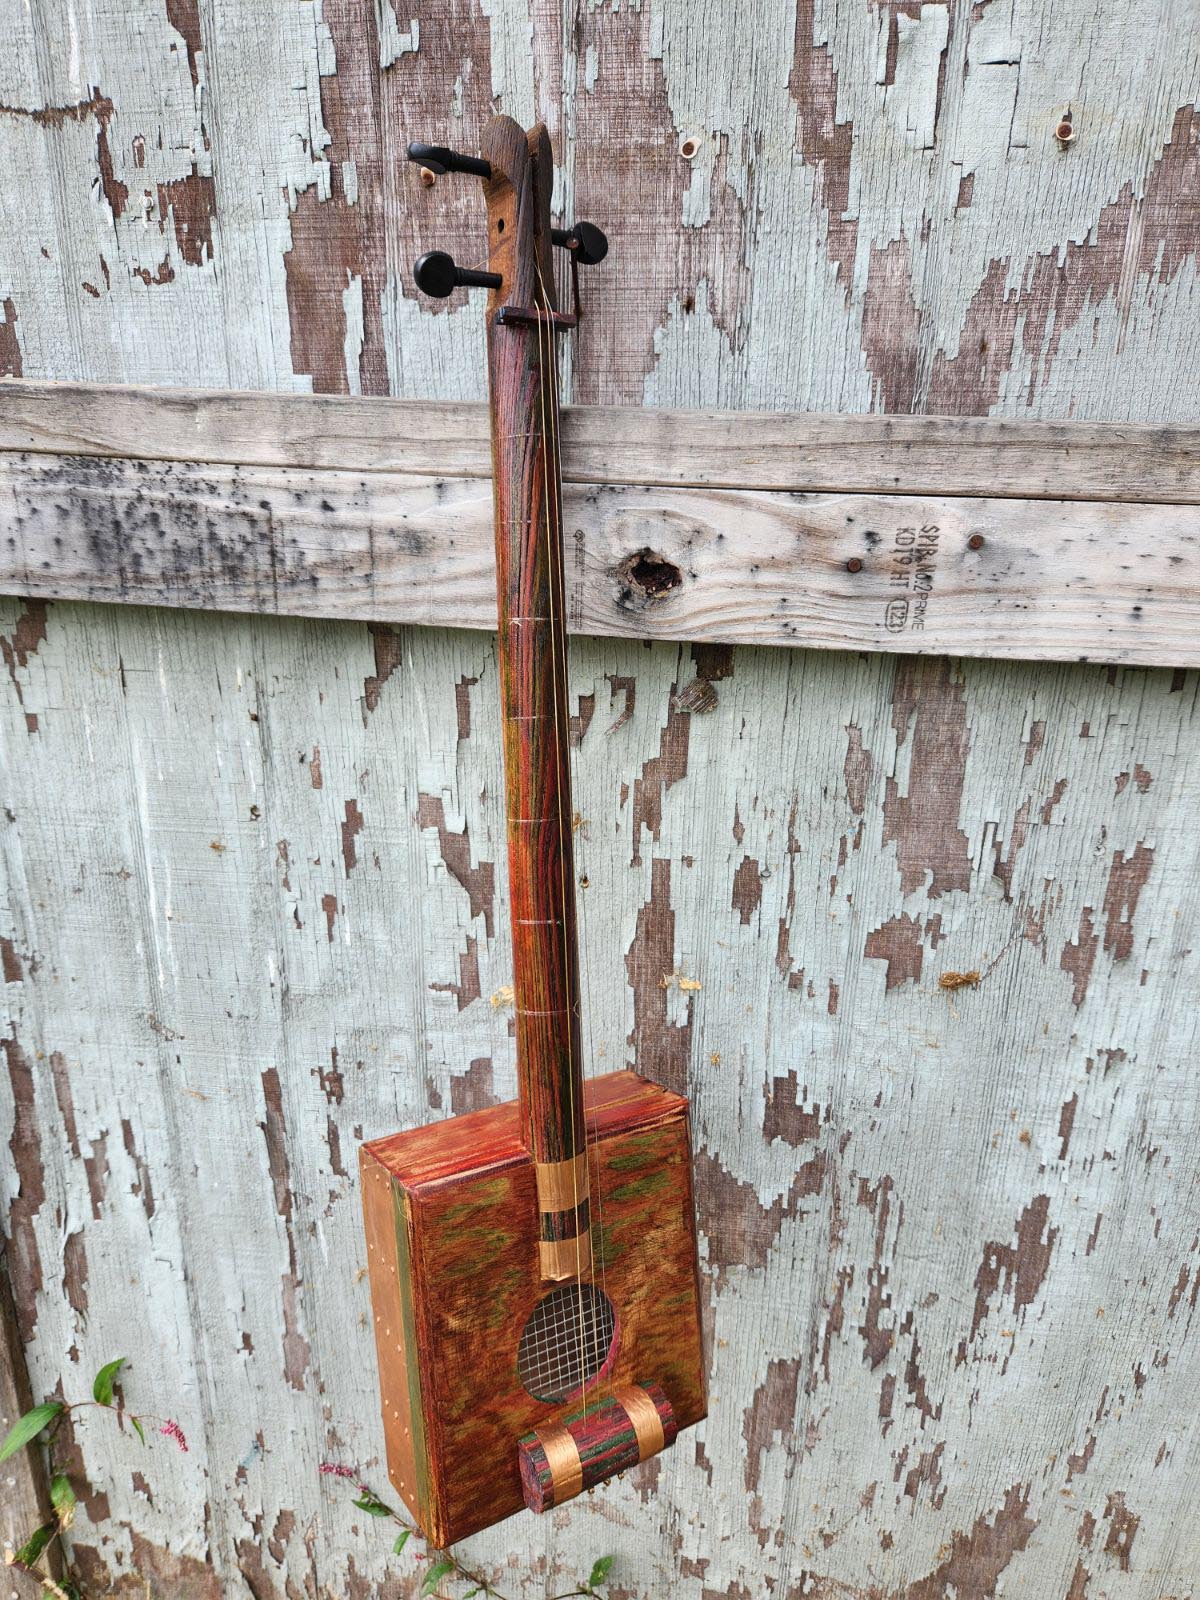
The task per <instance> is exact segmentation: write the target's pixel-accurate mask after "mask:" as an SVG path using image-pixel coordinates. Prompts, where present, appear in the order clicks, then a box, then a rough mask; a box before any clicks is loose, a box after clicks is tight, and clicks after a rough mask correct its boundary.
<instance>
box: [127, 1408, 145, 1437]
mask: <svg viewBox="0 0 1200 1600" xmlns="http://www.w3.org/2000/svg"><path fill="white" fill-rule="evenodd" d="M129 1420H130V1422H132V1423H133V1431H134V1432H135V1433H136V1434H137V1436H138V1438H139V1439H140V1440H141V1441H142V1443H143V1444H145V1442H146V1430H145V1428H143V1427H142V1425H141V1423H140V1422H139V1421H138V1419H137V1418H136V1417H135V1416H132V1415H131V1416H130V1418H129Z"/></svg>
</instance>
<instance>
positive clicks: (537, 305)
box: [408, 117, 608, 328]
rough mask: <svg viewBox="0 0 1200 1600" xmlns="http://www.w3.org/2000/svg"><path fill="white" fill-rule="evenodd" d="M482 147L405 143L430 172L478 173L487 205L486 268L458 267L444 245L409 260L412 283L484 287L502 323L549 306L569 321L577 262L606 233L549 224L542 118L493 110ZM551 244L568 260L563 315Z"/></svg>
mask: <svg viewBox="0 0 1200 1600" xmlns="http://www.w3.org/2000/svg"><path fill="white" fill-rule="evenodd" d="M481 147H482V154H481V155H478V156H470V155H464V154H461V153H460V152H459V151H457V150H451V149H450V148H449V147H448V146H446V145H434V144H423V143H421V142H419V141H414V142H413V143H412V144H410V145H409V147H408V159H409V160H410V161H412V162H415V163H416V165H417V166H419V167H420V168H421V170H422V175H426V174H427V175H428V178H429V180H433V179H436V178H438V177H442V176H444V175H446V174H448V173H454V172H461V173H466V174H468V175H470V176H474V177H477V178H481V179H482V180H483V187H484V194H485V198H486V201H487V213H488V270H487V271H484V270H481V269H479V268H476V267H460V266H459V265H458V264H457V263H456V262H455V261H454V260H453V258H452V257H451V256H449V255H447V254H446V252H445V251H442V250H432V251H429V252H428V253H427V254H425V255H423V256H422V257H421V258H420V260H418V261H417V263H416V265H415V266H414V267H413V278H414V279H415V281H416V285H417V288H418V289H420V290H421V292H422V293H423V294H427V295H430V296H432V297H433V298H435V299H439V300H440V299H445V298H446V297H447V296H449V295H451V294H453V293H454V291H455V289H458V288H483V289H490V290H492V295H491V298H490V299H489V306H488V309H489V312H491V313H493V314H495V315H496V316H497V320H498V321H500V322H501V323H514V322H521V321H525V320H531V319H532V318H533V317H535V316H536V315H538V314H539V313H540V315H541V317H542V318H543V319H544V318H545V314H546V313H547V312H549V313H552V314H553V315H552V322H553V325H554V326H555V327H558V328H567V327H573V326H574V325H575V323H576V322H578V320H579V315H580V309H579V277H578V269H579V268H580V267H581V266H584V267H592V266H596V265H598V264H599V263H600V262H601V261H603V260H604V258H605V256H606V255H607V254H608V239H607V238H606V237H605V235H604V233H603V231H602V230H601V229H600V228H598V227H597V226H596V225H595V223H592V222H582V221H579V222H576V223H575V225H574V226H573V227H571V228H555V227H552V226H551V223H550V193H551V190H552V188H553V181H554V158H553V154H552V152H551V148H550V139H549V136H548V134H547V133H546V130H545V128H544V127H543V126H542V125H541V124H539V125H538V126H537V127H535V128H531V129H530V130H529V131H528V132H526V131H525V129H523V128H522V127H521V126H520V124H519V123H517V122H514V121H513V119H512V118H511V117H493V118H492V120H491V121H490V122H489V123H488V125H487V127H486V128H485V129H484V131H483V138H482V140H481ZM554 249H560V250H563V251H565V252H566V255H567V258H568V260H569V261H570V263H571V281H572V298H573V301H574V308H573V311H572V313H571V314H570V315H563V314H562V313H559V312H557V310H556V296H555V285H554V270H553V254H552V252H553V250H554Z"/></svg>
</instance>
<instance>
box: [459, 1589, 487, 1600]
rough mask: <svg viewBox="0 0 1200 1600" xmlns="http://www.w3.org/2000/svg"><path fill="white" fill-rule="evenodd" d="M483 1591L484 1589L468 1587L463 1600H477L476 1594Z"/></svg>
mask: <svg viewBox="0 0 1200 1600" xmlns="http://www.w3.org/2000/svg"><path fill="white" fill-rule="evenodd" d="M482 1593H483V1590H482V1589H468V1590H467V1592H466V1594H465V1595H463V1597H462V1600H475V1596H476V1595H477V1594H482Z"/></svg>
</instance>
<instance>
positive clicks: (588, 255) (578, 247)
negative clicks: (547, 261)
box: [550, 222, 608, 267]
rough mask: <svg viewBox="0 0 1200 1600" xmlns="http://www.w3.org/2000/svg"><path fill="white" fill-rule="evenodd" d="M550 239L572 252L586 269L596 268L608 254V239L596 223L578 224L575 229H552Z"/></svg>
mask: <svg viewBox="0 0 1200 1600" xmlns="http://www.w3.org/2000/svg"><path fill="white" fill-rule="evenodd" d="M550 237H551V239H552V240H553V241H554V243H555V244H558V245H561V246H562V247H563V249H564V250H570V251H571V252H572V254H573V255H574V257H575V259H576V261H578V262H579V263H580V265H581V266H584V267H594V266H595V265H596V264H597V262H600V261H603V260H604V258H605V256H606V255H607V254H608V239H607V238H606V236H605V235H604V233H602V232H601V230H600V229H599V228H598V227H596V225H595V223H594V222H577V223H576V224H575V226H574V227H573V228H552V229H551V230H550Z"/></svg>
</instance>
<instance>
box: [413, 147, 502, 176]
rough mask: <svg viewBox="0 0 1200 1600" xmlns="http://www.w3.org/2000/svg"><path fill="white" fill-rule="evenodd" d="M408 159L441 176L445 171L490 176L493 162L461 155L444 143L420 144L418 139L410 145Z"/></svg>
mask: <svg viewBox="0 0 1200 1600" xmlns="http://www.w3.org/2000/svg"><path fill="white" fill-rule="evenodd" d="M408 159H409V160H410V161H415V162H416V163H417V165H418V166H419V167H427V168H428V169H429V171H430V172H436V173H437V174H438V176H439V177H440V176H441V175H442V173H443V172H470V173H473V174H474V175H475V177H477V178H490V177H491V175H492V166H491V162H489V161H484V160H482V159H481V158H480V157H479V156H463V155H459V153H458V151H457V150H451V149H450V148H449V147H448V146H447V145H444V144H420V143H418V142H417V141H416V140H414V141H413V143H412V144H410V145H409V147H408Z"/></svg>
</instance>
